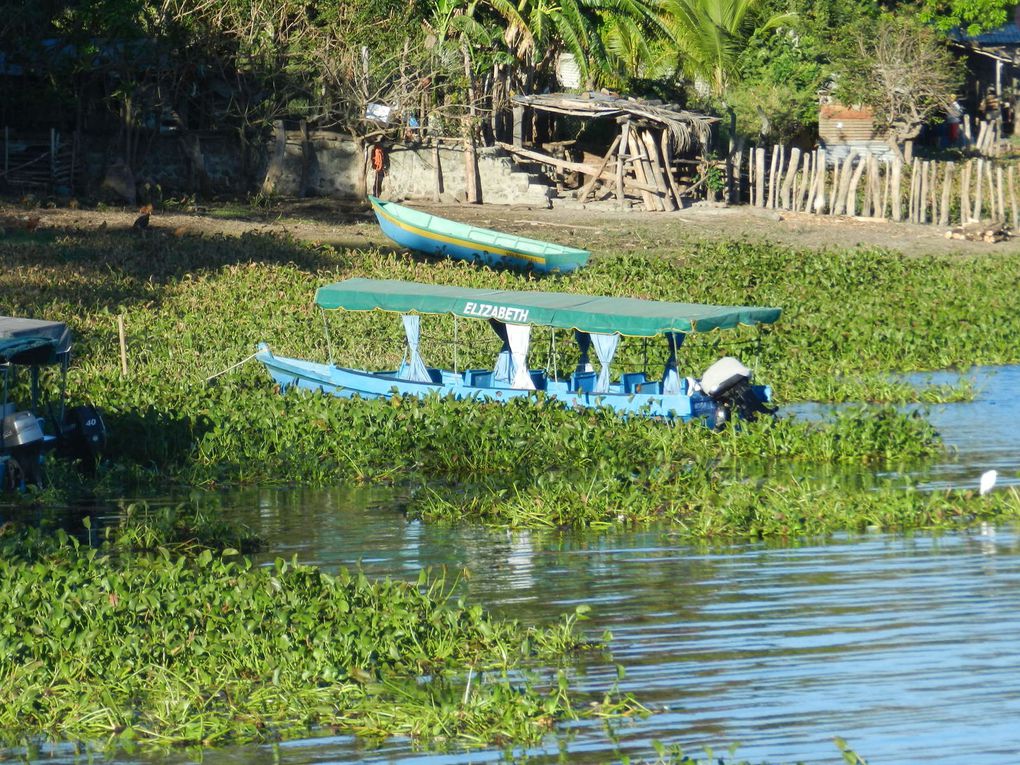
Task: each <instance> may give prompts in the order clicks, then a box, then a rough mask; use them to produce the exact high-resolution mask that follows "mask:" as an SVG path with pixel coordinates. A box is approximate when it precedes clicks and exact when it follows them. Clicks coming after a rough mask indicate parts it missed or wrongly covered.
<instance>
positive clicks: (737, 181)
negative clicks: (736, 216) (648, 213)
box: [662, 131, 744, 206]
mask: <svg viewBox="0 0 1020 765" xmlns="http://www.w3.org/2000/svg"><path fill="white" fill-rule="evenodd" d="M662 142H663V145H662V148H663V151H665V150H666V147H667V146H668V143H667V135H666V132H665V131H663V133H662ZM666 162H667V163H670V166H671V169H672V164H671V162H672V159H671V157H670V158H667V159H666ZM743 164H744V136H738V137H737V144H736V149H735V151H734V153H733V161H732V162H731V163H730V166H731V167H732V168H733V172H734V177H733V183H732V184H731V187H732V189H733V198H731V199H730V204H740V203H741V202H742V201H743V199H744V188H743V186H744V184H743V180H744V176H743V172H742V171H741V165H743ZM669 177H670V180H671V181H672V180H674V179H673V173H672V172H670V174H669ZM678 201H679V197H678ZM681 206H682V205H681Z"/></svg>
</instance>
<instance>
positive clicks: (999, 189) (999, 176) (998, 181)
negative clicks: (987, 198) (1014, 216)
mask: <svg viewBox="0 0 1020 765" xmlns="http://www.w3.org/2000/svg"><path fill="white" fill-rule="evenodd" d="M1004 176H1005V174H1004V173H1003V172H1002V165H997V166H996V167H995V191H996V198H997V200H998V203H999V218H998V220H1000V221H1002V222H1003V223H1005V222H1006V191H1005V189H1004V188H1003V181H1004V179H1005V177H1004Z"/></svg>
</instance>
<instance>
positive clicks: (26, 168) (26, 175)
mask: <svg viewBox="0 0 1020 765" xmlns="http://www.w3.org/2000/svg"><path fill="white" fill-rule="evenodd" d="M77 154H78V152H77V142H76V141H75V140H70V141H68V140H65V139H64V136H62V135H61V133H60V132H59V131H57V130H55V129H51V130H50V131H49V135H48V136H47V135H44V134H41V135H21V136H18V135H15V134H14V133H13V131H11V130H10V129H9V128H6V127H5V128H4V131H3V166H2V167H0V173H2V175H0V182H2V183H3V185H4V186H6V187H8V188H12V189H24V190H47V191H55V190H58V189H66V190H67V191H68V192H70V191H73V186H74V175H75V165H76V164H77Z"/></svg>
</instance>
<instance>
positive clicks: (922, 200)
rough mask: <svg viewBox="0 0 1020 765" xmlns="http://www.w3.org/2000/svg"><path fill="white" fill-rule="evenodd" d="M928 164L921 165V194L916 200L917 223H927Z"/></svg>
mask: <svg viewBox="0 0 1020 765" xmlns="http://www.w3.org/2000/svg"><path fill="white" fill-rule="evenodd" d="M928 166H929V163H928V162H922V163H921V193H920V195H919V198H918V200H917V222H918V223H927V222H928Z"/></svg>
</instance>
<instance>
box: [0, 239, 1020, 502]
mask: <svg viewBox="0 0 1020 765" xmlns="http://www.w3.org/2000/svg"><path fill="white" fill-rule="evenodd" d="M151 233H152V235H151V236H149V235H147V236H145V237H137V236H133V235H131V234H129V233H127V232H116V231H103V232H96V231H80V230H79V231H65V232H50V233H49V235H48V236H47V237H42V236H40V237H38V238H30V239H28V240H19V241H17V242H7V241H6V240H5V241H0V262H2V265H3V267H4V269H5V274H7V275H9V278H7V279H5V280H4V282H3V283H2V284H0V301H2V302H3V304H4V305H5V306H9V308H8V309H7V310H9V311H10V312H11V313H15V314H23V315H33V316H47V317H48V318H54V319H63V320H66V321H68V322H69V323H70V324H71V326H72V328H73V330H74V331H75V336H76V345H75V354H76V355H75V358H76V361H75V364H74V366H73V367H72V369H71V374H70V377H69V396H70V398H71V399H72V400H75V401H91V402H92V403H95V404H98V405H99V406H100V407H101V408H102V409H103V411H104V413H105V415H106V418H107V422H108V424H109V425H110V428H111V431H112V438H111V446H110V451H109V453H108V455H107V460H106V463H105V464H104V466H103V467H102V468H101V470H100V472H99V481H100V484H99V485H102V482H103V481H106V482H107V483H108V484H109V485H111V486H113V485H117V484H118V483H123V482H150V483H155V484H161V485H165V484H167V483H171V484H198V485H204V486H211V485H216V484H222V483H251V482H264V481H270V482H287V483H289V482H298V481H300V482H307V483H316V484H329V483H337V482H341V483H349V482H374V481H388V482H393V481H422V480H424V481H427V482H440V483H443V482H456V481H479V480H482V479H485V478H486V477H487V476H490V475H504V476H506V479H505V481H506V485H511V483H513V484H515V485H516V486H517V487H518V489H519V490H524V491H527V490H528V487H529V485H530V484H531V483H532V482H533V481H534V478H535V477H536V476H540V475H544V474H553V475H564V476H568V477H569V476H574V475H586V476H588V477H594V476H616V475H620V476H625V477H626V476H630V475H633V474H646V473H652V472H655V471H665V472H676V471H677V470H678V469H682V468H683V467H684V466H685V465H688V464H690V463H692V462H697V461H709V462H712V461H717V462H722V463H727V462H737V461H741V462H745V463H746V462H750V461H758V462H764V463H767V462H768V461H770V460H777V459H781V460H796V461H815V462H819V463H821V462H846V461H863V462H878V461H883V460H884V461H892V462H900V461H903V460H911V459H916V458H923V457H925V456H928V455H931V454H933V453H934V452H936V451H937V450H938V448H939V445H938V442H937V440H936V439H935V438H934V436H933V434H932V433H930V432H929V431H930V428H927V427H926V426H925V424H924V423H923V420H921V419H920V418H912V417H909V416H906V415H899V414H896V413H892V412H891V410H884V409H881V408H869V409H867V410H861V411H860V412H859V413H858V414H842V413H840V414H836V415H835V416H834V418H833V420H832V422H829V423H820V424H805V423H790V422H787V421H781V422H778V423H774V424H764V425H760V426H759V425H753V426H748V427H745V428H743V429H742V430H741V431H740V432H739V434H737V433H733V432H729V433H723V434H721V435H719V434H713V433H711V432H706V431H705V430H704V429H701V428H699V427H687V428H682V427H679V428H674V427H667V426H663V425H662V424H660V423H650V422H643V421H637V420H631V421H626V420H621V419H620V418H618V417H615V416H612V415H609V414H606V413H604V412H598V411H596V412H585V413H577V412H568V411H564V410H563V409H562V408H560V407H558V406H557V405H555V404H553V403H551V402H548V401H546V402H540V403H538V404H537V405H531V406H526V405H509V406H505V407H502V408H500V407H486V406H480V405H477V404H464V403H456V402H451V401H427V402H406V401H394V402H392V403H386V402H374V403H372V402H361V401H353V402H340V401H336V400H333V399H331V398H327V397H316V396H296V395H287V396H283V397H280V396H277V395H276V394H275V392H274V391H273V388H272V384H271V382H270V381H269V378H268V376H267V375H266V374H265V372H264V370H262V369H261V367H259V366H258V364H257V363H256V362H254V361H251V360H250V356H251V355H252V353H253V351H254V348H255V344H256V343H257V342H258V341H260V340H266V341H269V342H270V343H271V344H272V345H273V347H274V349H277V350H279V351H280V352H281V353H285V354H288V355H295V356H301V357H309V358H319V359H325V358H327V357H328V356H329V354H330V349H329V348H327V343H326V341H325V339H324V337H323V333H322V317H321V316H320V315H319V312H318V311H317V310H316V309H315V308H314V307H313V306H312V295H313V292H314V287H315V286H317V285H319V284H322V283H326V282H331V281H335V280H338V279H342V278H346V277H348V276H351V275H355V274H357V275H363V276H370V277H376V278H396V279H407V280H416V281H422V282H432V283H446V284H458V285H463V286H486V287H505V288H509V289H536V288H537V289H552V290H564V291H576V292H586V293H593V294H615V295H633V296H639V297H649V298H655V299H666V300H670V299H672V300H682V301H699V302H714V303H745V304H747V303H749V304H759V305H761V304H771V305H778V306H780V307H782V308H783V309H784V315H783V318H782V319H781V321H780V322H779V323H778V324H776V325H774V326H771V327H765V328H758V329H749V328H743V329H740V330H737V331H734V332H728V333H709V334H705V335H699V334H695V335H692V336H691V337H690V338H689V340H688V341H687V342H686V343H685V345H684V346H683V349H682V351H683V356H684V365H685V371H686V370H687V369H689V370H690V371H692V372H694V373H698V372H699V371H700V370H702V369H704V368H705V367H707V366H708V365H709V363H711V362H712V361H713V360H715V359H716V358H718V357H719V356H721V355H735V356H738V357H740V358H742V359H743V360H744V361H745V362H746V363H747V364H748V365H749V366H750V367H751V368H752V369H753V370H754V372H755V375H756V379H757V380H759V381H761V382H767V383H770V384H771V385H772V386H773V388H774V390H775V394H776V397H777V400H778V401H779V402H780V403H781V404H783V403H786V402H793V401H799V400H819V401H829V402H840V401H856V402H878V401H881V402H906V401H921V402H937V401H945V400H955V399H960V398H966V397H969V396H971V395H972V394H973V390H972V389H971V388H970V386H969V385H967V384H966V383H965V382H964V383H951V382H950V383H948V384H928V385H922V386H921V387H920V388H918V387H916V386H914V385H912V384H911V383H909V382H908V381H906V380H905V379H903V377H902V375H901V374H900V373H904V372H910V371H916V370H931V369H941V368H946V367H963V366H966V365H968V364H971V363H1010V362H1016V361H1017V360H1018V358H1017V354H1018V350H1017V345H1016V343H1015V342H1014V338H1015V337H1016V335H1017V332H1018V330H1020V316H1018V315H1017V313H1016V312H1015V311H1014V310H1012V308H1011V306H1012V302H1011V300H1012V299H1011V293H1010V291H1009V289H1008V285H1009V284H1011V283H1012V281H1015V280H1016V278H1020V257H1017V256H1013V255H1009V254H1005V255H996V256H995V257H994V258H992V257H982V256H976V257H972V258H968V259H963V258H952V257H932V258H907V257H903V256H900V255H897V254H895V253H890V252H885V251H882V250H875V249H858V250H853V251H825V252H813V251H799V250H793V249H789V248H783V247H774V246H767V245H761V244H753V243H747V242H717V243H699V244H698V245H697V249H696V250H695V249H694V248H692V247H691V246H689V245H686V244H678V245H675V246H674V248H673V249H671V250H668V251H663V252H661V253H655V254H654V255H653V256H643V257H639V256H636V255H620V256H613V255H608V254H601V255H599V257H596V258H595V259H594V260H593V262H592V263H591V264H590V265H589V266H588V267H586V268H585V269H582V270H580V271H578V272H576V273H575V274H572V275H570V276H569V277H562V276H556V277H551V278H547V279H541V280H539V279H538V278H536V277H535V276H534V275H530V274H518V273H513V272H509V271H492V270H489V269H486V268H479V267H477V266H474V265H471V264H464V263H458V262H454V261H443V260H438V261H437V260H426V259H418V258H414V257H410V256H406V255H401V254H393V253H385V252H380V251H376V250H372V249H338V248H335V247H332V246H329V245H319V244H307V243H302V242H299V241H296V240H293V239H289V238H286V237H279V236H265V235H253V234H248V235H245V236H243V237H240V238H236V239H234V238H229V237H222V236H210V237H203V236H191V235H182V236H175V235H171V234H169V233H168V232H165V231H159V230H156V231H153V232H151ZM1011 280H1012V281H1011ZM849 306H852V307H853V309H852V310H850V309H849V308H848V307H849ZM118 316H123V317H124V319H125V324H126V327H127V335H128V340H127V358H128V372H127V374H126V375H124V374H122V372H121V369H120V359H119V353H118V339H117V317H118ZM329 323H330V327H331V337H332V345H333V347H332V352H333V354H334V356H335V358H337V359H339V360H343V361H344V363H349V364H351V365H353V366H359V367H365V368H394V367H395V366H396V365H397V364H398V363H399V361H400V358H401V357H402V355H403V353H404V350H405V341H404V338H403V334H402V332H401V330H400V327H399V322H398V321H396V320H395V319H394V317H391V316H385V315H378V314H376V313H364V314H363V313H349V314H344V315H342V316H331V317H329ZM426 324H427V326H426V331H425V333H424V336H423V341H422V352H423V354H424V355H425V357H426V359H428V360H429V362H430V363H434V364H438V365H444V366H452V365H453V363H454V360H455V355H454V354H455V353H456V361H457V363H458V364H459V367H460V368H462V369H463V368H467V367H476V368H477V367H483V366H488V365H491V363H492V360H493V357H494V355H495V352H496V350H497V347H496V345H497V344H496V342H495V341H494V340H493V339H492V337H491V332H490V331H489V330H488V328H487V327H486V326H484V323H479V322H465V321H461V322H459V324H458V327H457V341H458V347H457V349H456V350H455V349H454V344H453V340H454V322H453V320H452V318H451V317H433V318H429V319H428V320H427V322H426ZM551 340H552V338H551V337H548V338H545V337H537V336H536V338H535V341H534V345H533V352H532V361H533V364H534V365H536V366H551V363H552V358H551V357H550V354H549V350H550V349H551ZM556 347H557V349H558V351H559V358H558V359H557V361H556V364H557V368H558V369H559V370H560V371H561V373H562V371H563V370H564V369H568V368H571V367H572V365H573V363H574V362H575V361H576V358H575V356H574V355H572V354H576V350H575V349H574V348H573V346H572V344H571V343H570V341H569V334H567V333H561V335H560V336H559V337H558V338H557V343H556ZM646 356H647V361H648V364H649V367H650V368H652V369H655V368H657V367H661V365H662V363H663V362H664V360H665V348H664V347H659V345H658V344H655V343H649V344H647V346H646V344H645V343H643V342H640V341H633V342H630V341H628V342H625V343H623V344H622V345H621V348H620V350H619V351H618V355H617V360H618V363H614V366H616V367H617V368H618V370H621V371H623V370H628V369H631V368H635V367H639V366H642V365H643V364H644V362H645V358H646ZM246 359H248V361H247V362H246V361H245V360H246ZM239 363H240V366H236V365H238V364H239ZM225 370H230V371H228V372H226V373H225V374H221V373H223V372H224V371H225ZM425 445H427V446H425Z"/></svg>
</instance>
